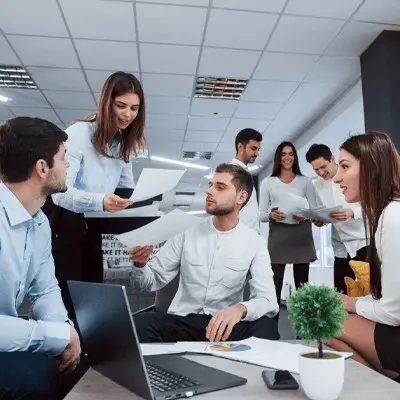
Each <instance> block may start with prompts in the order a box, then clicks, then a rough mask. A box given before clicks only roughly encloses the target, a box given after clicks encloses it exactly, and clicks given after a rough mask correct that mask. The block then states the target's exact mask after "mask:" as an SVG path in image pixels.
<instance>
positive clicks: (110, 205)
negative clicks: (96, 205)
mask: <svg viewBox="0 0 400 400" xmlns="http://www.w3.org/2000/svg"><path fill="white" fill-rule="evenodd" d="M131 204H133V201H132V200H129V199H123V198H122V197H119V196H117V195H116V194H107V195H105V196H104V199H103V210H104V211H108V212H111V213H112V212H116V211H121V210H125V208H126V207H129V206H130V205H131Z"/></svg>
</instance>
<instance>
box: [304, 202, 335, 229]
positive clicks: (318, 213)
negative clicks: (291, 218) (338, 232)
mask: <svg viewBox="0 0 400 400" xmlns="http://www.w3.org/2000/svg"><path fill="white" fill-rule="evenodd" d="M342 208H343V206H341V205H339V206H335V207H331V208H326V207H318V208H311V209H300V210H299V211H298V212H299V214H301V215H303V216H304V217H306V218H309V219H319V220H321V221H324V222H325V223H326V224H334V223H336V222H338V220H337V219H335V218H332V217H330V216H329V214H330V213H331V212H333V211H339V210H341V209H342Z"/></svg>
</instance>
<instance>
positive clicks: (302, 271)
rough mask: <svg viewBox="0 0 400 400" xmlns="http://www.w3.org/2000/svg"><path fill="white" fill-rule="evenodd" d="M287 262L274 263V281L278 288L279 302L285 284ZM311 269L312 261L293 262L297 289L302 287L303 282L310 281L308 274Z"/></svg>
mask: <svg viewBox="0 0 400 400" xmlns="http://www.w3.org/2000/svg"><path fill="white" fill-rule="evenodd" d="M285 267H286V264H272V271H273V272H274V283H275V290H276V298H277V300H278V304H279V305H280V304H281V293H282V286H283V277H284V275H285ZM309 271H310V263H304V264H293V275H294V284H295V286H296V289H297V288H299V287H300V285H301V284H302V283H306V282H308V274H309Z"/></svg>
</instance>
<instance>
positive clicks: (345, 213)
mask: <svg viewBox="0 0 400 400" xmlns="http://www.w3.org/2000/svg"><path fill="white" fill-rule="evenodd" d="M329 216H330V217H332V218H335V219H336V220H338V221H340V222H345V221H348V220H349V219H351V218H353V217H354V212H353V210H350V209H346V210H338V211H332V212H331V213H330V214H329Z"/></svg>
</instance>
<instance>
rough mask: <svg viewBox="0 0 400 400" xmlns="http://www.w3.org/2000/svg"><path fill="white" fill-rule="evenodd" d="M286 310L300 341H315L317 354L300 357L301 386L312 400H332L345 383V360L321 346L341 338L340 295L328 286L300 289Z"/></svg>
mask: <svg viewBox="0 0 400 400" xmlns="http://www.w3.org/2000/svg"><path fill="white" fill-rule="evenodd" d="M287 309H288V313H289V317H290V319H291V321H292V324H293V327H294V329H295V330H296V332H297V334H298V336H299V337H301V338H303V339H305V340H310V341H311V340H316V341H317V343H318V351H315V352H308V353H305V354H300V359H299V372H300V379H301V385H302V387H303V390H304V392H305V394H306V395H307V397H308V398H310V399H312V400H335V399H337V398H338V397H339V396H340V393H341V391H342V389H343V382H344V357H343V356H341V355H338V354H337V353H331V352H327V351H324V350H323V343H326V342H327V341H328V340H329V339H331V338H333V337H335V336H337V335H339V334H340V332H341V330H342V328H343V324H344V321H345V320H346V319H347V313H346V311H345V310H344V308H343V303H342V301H341V299H340V297H339V293H338V292H337V291H336V290H335V289H332V288H329V287H327V286H313V285H310V284H308V283H306V284H304V285H302V286H301V287H300V288H299V289H297V290H296V291H295V292H294V293H293V294H292V295H291V296H290V298H289V300H288V304H287Z"/></svg>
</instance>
